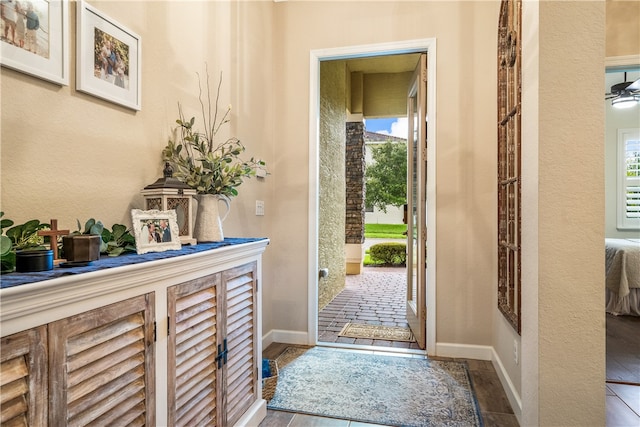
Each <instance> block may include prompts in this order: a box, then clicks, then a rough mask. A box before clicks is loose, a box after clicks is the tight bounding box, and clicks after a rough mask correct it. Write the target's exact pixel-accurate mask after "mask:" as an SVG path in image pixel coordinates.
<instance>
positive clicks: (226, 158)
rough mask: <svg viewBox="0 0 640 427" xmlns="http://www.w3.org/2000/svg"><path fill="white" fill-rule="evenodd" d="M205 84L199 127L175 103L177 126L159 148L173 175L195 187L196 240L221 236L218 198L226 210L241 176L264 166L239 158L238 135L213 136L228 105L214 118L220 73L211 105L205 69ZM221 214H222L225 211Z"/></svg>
mask: <svg viewBox="0 0 640 427" xmlns="http://www.w3.org/2000/svg"><path fill="white" fill-rule="evenodd" d="M199 83H200V82H199ZM206 85H207V104H206V106H205V103H204V100H203V98H202V87H201V86H200V93H199V96H198V99H199V100H200V105H201V109H202V122H203V124H202V126H203V130H202V131H199V130H196V128H195V117H192V118H191V119H190V120H187V119H185V117H184V114H183V112H182V106H181V105H180V104H179V103H178V119H177V120H176V123H177V124H178V126H177V128H176V129H175V130H174V132H173V137H172V138H171V139H170V140H169V142H168V144H167V145H166V147H165V148H164V150H163V151H162V159H163V161H164V162H168V163H169V164H170V165H171V167H172V169H173V173H174V176H175V177H176V178H178V179H180V180H181V181H183V182H184V183H186V184H187V185H189V186H190V187H191V188H193V189H195V190H196V191H197V195H196V200H197V201H198V210H197V219H196V225H195V227H194V236H195V238H196V239H197V240H198V241H220V240H223V234H222V225H221V220H220V218H219V217H220V215H219V214H218V208H217V206H218V202H219V201H220V200H222V201H223V202H224V203H225V204H226V206H227V213H228V210H229V198H230V197H233V196H236V195H238V190H237V187H238V186H239V185H240V184H242V182H243V180H244V179H245V178H249V177H251V176H255V175H256V172H257V170H258V169H264V166H265V162H263V161H262V160H257V159H255V158H253V157H251V158H250V159H249V160H246V161H245V160H242V159H241V157H240V156H241V154H242V153H243V152H244V151H245V147H244V145H243V144H242V143H241V142H240V140H239V139H238V138H235V137H231V138H228V139H226V140H225V141H222V142H217V141H216V139H215V137H216V135H217V133H218V131H219V130H220V127H221V126H222V125H224V124H225V123H228V122H229V121H230V114H231V106H229V107H227V110H226V111H225V113H224V114H223V115H222V118H220V120H218V98H219V96H220V86H221V85H222V74H220V80H219V82H218V90H217V95H216V99H215V101H214V103H213V107H212V99H211V90H210V86H209V74H208V72H207V80H206ZM223 217H226V213H225V214H224V215H223ZM223 219H224V218H223Z"/></svg>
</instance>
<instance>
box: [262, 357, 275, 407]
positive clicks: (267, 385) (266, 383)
mask: <svg viewBox="0 0 640 427" xmlns="http://www.w3.org/2000/svg"><path fill="white" fill-rule="evenodd" d="M269 369H270V370H271V376H270V377H267V378H263V379H262V398H263V399H265V400H271V399H273V395H274V394H275V393H276V385H278V364H277V363H276V361H275V360H269Z"/></svg>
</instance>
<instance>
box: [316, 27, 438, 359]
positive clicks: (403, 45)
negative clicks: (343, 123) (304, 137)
mask: <svg viewBox="0 0 640 427" xmlns="http://www.w3.org/2000/svg"><path fill="white" fill-rule="evenodd" d="M418 52H427V53H428V54H427V117H428V121H429V124H428V126H427V140H428V146H427V159H428V162H429V167H428V168H427V295H426V297H427V349H426V351H427V354H430V355H435V354H436V287H437V284H436V197H435V195H436V191H435V190H436V162H435V160H436V146H437V143H436V124H437V119H436V117H437V116H436V39H435V38H429V39H418V40H405V41H397V42H390V43H380V44H371V45H360V46H347V47H339V48H330V49H318V50H312V51H311V52H310V56H309V236H308V243H309V261H308V266H309V271H308V284H309V292H308V296H309V300H308V313H309V318H308V326H307V331H308V340H309V344H310V345H316V344H317V341H318V218H319V210H318V194H319V185H320V180H319V177H318V171H319V157H318V153H319V139H320V136H319V135H320V61H327V60H336V59H351V58H362V57H371V56H384V55H396V54H405V53H418Z"/></svg>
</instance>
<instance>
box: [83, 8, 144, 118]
mask: <svg viewBox="0 0 640 427" xmlns="http://www.w3.org/2000/svg"><path fill="white" fill-rule="evenodd" d="M76 38H77V40H76V42H77V53H76V55H77V64H76V88H77V90H79V91H82V92H86V93H89V94H91V95H94V96H97V97H98V98H102V99H106V100H107V101H110V102H114V103H116V104H120V105H123V106H125V107H127V108H131V109H133V110H140V109H141V94H142V90H141V82H140V76H141V72H140V67H141V65H142V64H141V62H142V61H141V58H142V46H141V39H140V36H139V35H137V34H136V33H134V32H133V31H131V30H129V29H128V28H126V27H124V26H123V25H121V24H119V23H118V22H116V21H114V20H113V19H111V18H109V17H107V16H106V15H104V14H103V13H102V12H100V11H98V10H97V9H96V8H94V7H93V6H91V5H89V4H88V3H86V2H84V1H83V0H78V3H77V31H76Z"/></svg>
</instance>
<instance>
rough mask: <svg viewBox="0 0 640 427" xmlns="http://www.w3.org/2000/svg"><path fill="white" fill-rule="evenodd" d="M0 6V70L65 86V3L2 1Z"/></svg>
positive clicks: (53, 0) (66, 37)
mask: <svg viewBox="0 0 640 427" xmlns="http://www.w3.org/2000/svg"><path fill="white" fill-rule="evenodd" d="M1 4H2V31H1V34H0V63H1V64H2V66H3V67H8V68H12V69H14V70H17V71H20V72H23V73H25V74H29V75H32V76H34V77H38V78H40V79H43V80H48V81H50V82H53V83H56V84H59V85H64V86H66V85H68V84H69V2H68V0H29V1H28V2H27V1H17V0H2V3H1Z"/></svg>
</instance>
